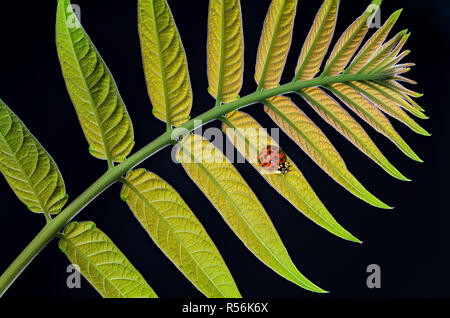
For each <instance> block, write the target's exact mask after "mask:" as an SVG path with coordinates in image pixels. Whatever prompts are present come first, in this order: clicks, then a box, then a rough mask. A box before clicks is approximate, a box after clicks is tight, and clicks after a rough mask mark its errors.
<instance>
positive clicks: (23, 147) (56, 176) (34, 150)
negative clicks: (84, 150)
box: [0, 100, 68, 214]
mask: <svg viewBox="0 0 450 318" xmlns="http://www.w3.org/2000/svg"><path fill="white" fill-rule="evenodd" d="M0 171H1V173H2V174H3V176H4V177H5V178H6V181H8V183H9V185H10V187H11V188H12V189H13V191H14V192H15V193H16V195H17V197H18V198H19V199H20V201H22V202H23V203H24V204H26V205H27V207H28V209H29V210H30V211H32V212H36V213H45V214H57V213H59V212H60V211H61V208H62V207H63V206H64V204H65V203H66V202H67V198H68V197H67V194H66V189H65V186H64V181H63V179H62V177H61V173H60V172H59V170H58V167H57V166H56V164H55V162H54V161H53V159H52V158H51V157H50V155H49V154H48V153H47V151H45V149H44V148H43V147H42V146H41V145H40V144H39V142H38V141H37V140H36V139H35V138H34V137H33V135H31V133H30V132H29V131H28V129H27V128H26V127H25V125H24V124H23V123H22V122H21V121H20V119H19V118H18V117H17V116H16V115H15V114H14V113H13V112H12V111H11V110H10V109H9V108H8V106H6V104H5V103H4V102H3V101H2V100H0Z"/></svg>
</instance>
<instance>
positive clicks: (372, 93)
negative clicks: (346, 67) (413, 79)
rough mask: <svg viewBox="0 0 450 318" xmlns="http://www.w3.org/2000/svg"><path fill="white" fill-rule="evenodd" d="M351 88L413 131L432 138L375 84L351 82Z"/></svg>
mask: <svg viewBox="0 0 450 318" xmlns="http://www.w3.org/2000/svg"><path fill="white" fill-rule="evenodd" d="M349 85H350V86H352V87H353V88H355V89H357V90H358V91H360V92H361V94H363V95H364V96H366V97H367V98H368V99H370V100H371V101H372V102H373V103H374V104H375V105H377V106H378V108H380V109H381V110H382V111H383V112H385V113H386V114H388V115H389V116H391V117H393V118H395V119H397V120H399V121H401V122H402V123H404V124H405V125H406V126H408V127H409V128H410V129H411V130H413V131H415V132H416V133H418V134H420V135H423V136H430V134H429V133H428V132H427V131H426V130H425V129H423V128H422V127H421V126H420V125H419V124H418V123H416V122H415V121H414V120H413V119H412V118H411V117H409V116H408V115H407V114H406V113H405V112H404V111H403V109H402V108H401V107H400V106H399V105H397V104H396V103H395V102H393V101H392V100H390V99H389V98H387V97H386V96H384V95H383V94H382V93H380V92H379V91H378V90H377V89H375V88H374V86H373V84H371V83H369V82H363V83H359V82H351V83H349Z"/></svg>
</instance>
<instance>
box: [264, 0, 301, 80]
mask: <svg viewBox="0 0 450 318" xmlns="http://www.w3.org/2000/svg"><path fill="white" fill-rule="evenodd" d="M296 8H297V0H273V1H272V3H271V4H270V8H269V11H268V13H267V16H266V20H265V22H264V28H263V32H262V34H261V40H260V41H259V47H258V56H257V61H256V71H255V80H256V82H257V83H258V84H259V87H261V88H264V89H270V88H273V87H276V86H277V85H278V83H279V82H280V78H281V74H282V73H283V69H284V65H285V63H286V57H287V55H288V53H289V48H290V46H291V40H292V28H293V26H294V18H295V12H296Z"/></svg>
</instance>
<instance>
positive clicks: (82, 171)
mask: <svg viewBox="0 0 450 318" xmlns="http://www.w3.org/2000/svg"><path fill="white" fill-rule="evenodd" d="M241 2H242V14H243V19H244V35H245V44H246V46H245V65H246V71H245V78H244V85H243V88H242V91H241V96H244V95H247V94H249V93H251V92H253V91H254V90H255V87H256V85H255V82H254V80H253V74H254V65H255V59H256V50H257V46H258V43H259V37H260V32H261V29H262V24H263V21H264V17H265V14H266V11H267V8H268V6H269V3H270V1H269V0H243V1H241ZM299 2H300V3H299V7H298V13H297V18H296V23H295V32H294V38H293V45H292V48H291V51H290V54H289V58H288V63H287V65H286V71H285V75H284V77H283V81H282V82H286V81H289V80H290V79H291V78H292V76H293V73H294V69H295V65H296V61H297V58H298V55H299V53H300V49H301V46H302V44H303V41H304V39H305V37H306V34H307V32H308V30H309V28H310V25H311V23H312V20H313V18H314V16H315V13H316V11H317V9H318V8H319V6H320V4H321V1H319V0H311V1H305V0H304V1H299ZM368 2H369V1H349V0H344V1H342V4H341V7H340V14H339V18H338V24H337V31H336V32H337V33H336V34H337V35H340V34H341V33H342V32H343V31H344V30H345V28H346V27H347V26H348V25H349V24H350V23H351V22H353V20H354V19H356V18H357V17H358V16H359V15H360V14H361V12H362V11H363V10H364V8H365V6H366V4H367V3H368ZM74 3H76V4H79V5H80V6H81V20H82V24H83V25H84V27H85V29H86V30H87V32H88V34H89V35H90V37H91V39H92V40H93V42H94V44H95V45H96V47H97V48H98V50H99V51H100V53H101V54H102V56H103V58H104V60H105V62H106V63H107V65H108V66H109V68H110V69H111V71H112V73H113V75H114V77H115V80H116V82H117V84H118V87H119V90H120V92H121V94H122V97H123V99H124V101H125V103H126V105H127V108H128V111H129V113H130V116H131V118H132V121H133V124H134V129H135V141H136V146H135V148H134V150H137V149H139V148H141V147H142V146H144V145H145V144H147V143H148V142H149V141H151V140H152V139H154V138H155V137H157V136H158V135H159V134H161V133H162V132H163V130H164V129H165V124H164V123H162V122H160V121H158V120H157V119H155V118H154V117H153V116H152V113H151V104H150V101H149V98H148V95H147V91H146V86H145V81H144V74H143V70H142V63H141V55H140V46H139V38H138V33H137V1H125V0H122V1H106V0H98V1H93V0H90V1H87V0H86V1H82V0H78V1H74ZM169 4H170V6H171V9H172V12H173V15H174V17H175V20H176V23H177V26H178V28H179V30H180V33H181V37H182V40H183V44H184V46H185V49H186V52H187V56H188V64H189V69H190V74H191V81H192V87H193V92H194V107H193V110H192V116H196V115H198V114H200V113H202V112H204V111H206V110H207V109H209V108H210V107H212V105H213V103H214V101H213V99H212V98H211V97H210V96H209V95H208V93H207V90H206V88H207V77H206V23H207V12H208V1H206V0H196V1H180V0H178V1H175V0H172V1H169ZM399 8H404V9H405V10H404V11H403V13H402V15H401V17H400V19H399V21H398V22H397V25H396V26H395V28H394V30H393V32H392V34H395V33H396V32H397V31H399V30H401V29H403V28H408V29H409V30H410V31H411V32H412V36H411V37H410V40H409V41H408V43H407V48H408V49H412V53H411V54H410V56H409V58H408V60H409V61H413V62H415V63H416V64H417V66H416V67H415V68H414V69H413V71H412V72H410V73H409V74H408V75H409V77H411V78H413V79H415V80H417V81H419V85H418V86H417V87H416V88H417V90H419V91H422V92H424V94H425V95H424V97H422V98H421V99H420V100H419V102H420V104H421V105H422V106H423V107H424V108H425V109H426V110H427V114H428V115H430V117H431V118H430V119H429V120H427V121H421V124H422V125H423V126H424V127H425V128H426V129H427V130H428V131H430V132H431V133H432V137H423V136H419V135H415V134H414V133H413V132H411V131H410V130H408V129H407V128H406V127H405V126H403V125H401V124H399V123H398V122H394V121H392V122H393V124H394V125H395V127H396V129H397V131H398V132H400V133H401V135H402V136H404V138H405V140H406V141H407V142H408V143H409V144H410V145H411V146H412V148H413V149H414V150H415V151H416V152H417V153H418V154H419V156H420V157H421V158H422V159H423V160H424V163H423V164H419V163H416V162H413V161H412V160H410V159H408V158H407V157H406V156H404V155H403V154H402V153H401V152H400V151H399V150H398V149H397V148H396V147H395V146H394V145H393V144H392V143H390V142H389V141H388V140H387V139H386V138H384V137H383V136H381V135H379V134H377V133H375V132H374V131H373V130H372V129H370V128H369V127H368V126H367V125H365V124H363V126H364V127H366V128H367V131H368V132H369V134H370V135H371V136H372V138H373V139H374V141H375V142H376V143H377V145H379V147H380V148H381V149H382V150H383V153H384V154H385V155H386V157H387V158H389V159H390V161H391V162H392V163H393V164H394V165H395V166H396V167H397V168H399V170H400V171H401V172H403V173H404V174H405V175H406V176H407V177H409V178H411V179H412V180H413V182H402V181H398V180H396V179H394V178H392V177H390V176H389V175H388V174H386V173H384V172H383V170H382V169H380V168H379V167H378V166H377V165H376V164H374V163H373V162H372V161H370V160H368V159H367V158H366V157H365V156H364V155H363V154H362V153H360V152H359V151H358V150H357V149H356V148H355V147H353V146H352V145H351V144H350V143H349V142H347V141H346V140H345V139H344V138H343V137H342V136H341V135H339V134H338V133H336V132H335V131H334V130H333V129H332V128H330V127H329V126H327V125H326V123H324V121H323V120H321V119H320V118H318V116H317V115H316V114H315V113H313V112H312V111H311V109H308V107H307V105H306V104H305V103H304V102H302V101H301V100H300V99H298V98H296V97H294V99H295V100H296V101H297V103H298V105H299V106H300V107H301V108H302V109H304V110H305V112H306V113H307V114H308V115H309V116H310V117H311V118H312V119H314V120H315V122H316V123H317V124H318V126H319V127H320V128H321V129H322V130H323V131H324V132H325V133H326V134H327V135H328V136H329V138H330V140H331V141H332V142H333V143H334V144H335V146H336V148H337V149H338V150H339V152H340V153H341V155H342V156H343V158H344V160H345V161H346V162H347V165H348V167H349V169H350V171H351V172H352V173H353V174H354V175H355V176H356V177H357V178H358V179H359V180H360V181H361V182H362V183H363V184H364V185H366V187H367V188H368V190H370V191H371V192H373V193H374V194H375V195H376V196H378V197H379V198H380V199H381V200H383V201H384V202H386V203H387V204H389V205H393V206H394V207H395V209H394V210H393V211H385V210H380V209H376V208H373V207H371V206H369V205H367V204H366V203H364V202H362V201H360V200H358V199H356V198H355V197H353V196H352V195H351V194H350V193H348V192H347V191H346V190H345V189H343V188H342V187H340V186H338V185H337V184H336V183H335V182H334V181H333V180H332V179H330V178H329V177H328V176H327V175H326V174H325V173H324V172H323V171H322V170H321V169H320V168H318V167H317V166H316V165H315V164H314V163H313V162H312V161H311V160H310V159H309V157H307V156H306V155H305V154H304V153H303V152H302V151H301V150H300V149H299V148H298V147H297V146H296V145H295V144H294V143H293V142H292V141H291V140H289V139H288V138H287V137H286V136H285V135H282V136H281V145H282V147H283V148H284V150H285V151H286V152H287V153H288V154H289V155H290V156H291V157H292V158H293V160H294V161H295V162H296V164H297V165H298V166H299V167H300V168H301V170H302V171H303V173H304V174H305V176H306V178H307V179H308V180H309V182H310V184H311V185H312V186H313V188H314V189H315V190H316V192H317V194H318V195H319V197H320V198H321V199H322V201H323V202H324V203H325V205H326V206H327V207H328V209H329V210H330V211H331V213H332V214H333V215H334V217H335V218H336V219H337V220H338V222H339V223H340V224H342V225H343V226H344V227H345V228H346V229H348V230H349V231H350V232H351V233H352V234H354V235H355V236H357V237H358V238H359V239H361V240H362V241H363V242H364V243H363V244H362V245H358V244H355V243H350V242H347V241H344V240H342V239H339V238H337V237H335V236H333V235H331V234H329V233H328V232H327V231H325V230H323V229H321V228H320V227H318V226H317V225H315V224H314V223H312V222H311V221H309V220H308V219H306V218H305V217H304V216H303V215H302V214H301V213H299V212H298V211H296V210H295V209H294V208H293V207H292V206H291V205H290V204H289V203H288V202H287V201H286V200H284V199H283V198H281V197H280V196H279V195H278V194H277V193H276V192H275V190H273V189H272V188H271V187H269V186H268V185H267V184H266V183H265V181H264V180H263V179H262V178H261V177H260V176H259V175H258V174H257V172H256V171H255V170H253V168H252V167H251V166H249V165H248V164H239V165H238V166H237V168H238V169H239V171H240V172H241V173H242V174H243V175H244V176H245V178H246V180H247V182H248V183H249V184H250V185H251V187H252V188H253V189H254V191H255V192H256V194H257V195H258V197H259V198H260V200H261V202H262V204H263V205H264V207H265V208H266V209H267V212H268V213H269V215H270V217H271V219H272V220H273V222H274V225H275V227H276V228H277V230H278V232H279V234H280V236H281V238H282V240H283V241H284V243H285V245H286V247H287V249H288V251H289V252H290V254H291V257H292V259H293V261H294V263H295V264H297V265H298V267H299V269H300V271H301V272H302V273H303V274H305V275H306V276H307V277H308V278H310V279H311V280H312V281H313V282H315V283H316V284H318V285H319V286H321V287H322V288H324V289H327V290H330V291H331V293H330V294H328V295H314V294H312V293H310V292H307V291H305V290H303V289H301V288H299V287H297V286H295V285H294V284H292V283H290V282H288V281H286V280H285V279H283V278H281V277H279V276H278V275H277V274H275V273H274V272H272V271H271V270H270V269H269V268H267V267H266V266H265V265H263V264H262V263H261V262H260V261H259V260H257V259H256V258H255V257H254V256H253V255H252V254H251V253H250V252H249V251H248V250H247V249H246V248H245V247H244V245H243V244H242V243H241V242H240V241H239V240H238V239H237V238H236V236H235V235H234V234H233V233H232V231H231V230H230V229H229V228H228V226H227V225H226V224H225V223H224V221H223V220H222V218H221V217H220V216H219V214H218V213H217V212H216V211H215V210H214V208H213V207H212V205H211V204H210V203H209V202H208V201H207V199H206V198H205V197H204V196H203V195H202V193H201V192H200V190H198V189H197V188H196V187H195V185H194V184H193V183H192V182H191V181H190V179H188V178H187V177H186V175H185V173H184V171H183V169H182V167H181V166H180V165H175V164H174V163H172V162H171V161H170V160H169V159H170V149H169V148H167V149H165V150H163V151H161V152H159V153H157V154H156V155H155V156H154V157H152V158H151V159H149V160H147V161H146V162H145V163H143V164H142V165H141V166H142V167H145V168H147V169H148V170H151V171H153V172H156V173H157V174H159V175H160V176H162V177H164V178H165V180H167V181H168V182H169V183H170V184H172V185H173V186H174V188H175V189H176V190H177V191H179V192H180V194H181V195H182V197H183V198H184V199H185V200H186V202H187V203H188V205H189V206H190V207H191V208H192V210H193V211H194V212H195V214H196V215H197V217H198V218H199V219H200V221H201V222H202V223H203V224H204V226H205V228H206V229H207V231H208V233H209V234H210V236H211V237H212V239H213V240H214V242H215V244H216V245H217V247H218V249H219V250H220V252H221V254H222V255H223V258H224V260H225V262H226V263H227V265H228V266H229V268H230V271H231V272H232V274H233V276H234V278H235V281H236V283H237V285H238V287H239V289H240V291H241V293H242V295H243V296H246V297H304V296H309V297H320V298H330V297H448V296H450V287H449V284H450V273H449V267H450V253H449V243H450V234H449V224H450V222H449V221H450V214H449V209H448V208H447V199H448V186H447V183H446V181H447V177H448V167H447V165H448V162H447V161H448V160H447V154H448V153H447V148H448V133H447V127H446V125H445V122H446V121H447V122H448V119H447V118H448V116H449V103H448V100H449V98H448V90H449V80H448V74H449V72H448V71H449V68H448V66H449V64H448V53H449V45H448V37H449V35H450V30H449V26H448V23H447V19H449V18H450V5H449V4H448V1H411V0H409V1H407V0H402V1H394V0H386V1H384V3H383V6H382V9H381V13H382V19H383V21H384V20H385V19H386V18H387V17H388V15H390V14H391V13H392V12H393V11H394V10H396V9H399ZM55 12H56V1H30V2H27V3H24V2H23V1H9V2H6V1H2V2H1V4H0V30H1V31H0V32H1V51H0V52H1V60H0V72H1V76H0V96H1V98H2V99H3V100H4V101H5V102H6V103H7V104H8V105H9V106H10V107H11V109H12V110H13V111H14V112H15V113H16V114H17V115H18V116H19V117H20V118H21V119H22V120H23V121H24V122H25V124H26V125H27V127H28V128H29V129H30V131H31V132H32V133H33V134H34V135H35V136H36V137H37V138H38V140H39V141H40V142H41V143H42V144H43V145H44V147H45V148H46V149H47V150H48V152H49V153H50V154H51V155H52V156H53V158H54V159H55V161H56V162H57V164H58V166H59V168H60V170H61V172H62V175H63V176H64V179H65V182H66V186H67V191H68V193H69V195H70V199H74V198H76V197H77V196H78V195H79V194H81V193H82V192H83V191H84V190H85V189H86V188H87V187H88V186H89V185H90V184H91V183H92V182H93V181H95V180H96V179H97V178H98V177H99V176H101V174H102V173H103V172H104V170H105V169H106V162H103V161H99V160H97V159H95V158H93V157H91V156H90V155H89V153H88V145H87V143H86V141H85V139H84V136H83V134H82V131H81V129H80V126H79V123H78V120H77V118H76V114H75V111H74V108H73V106H72V104H71V101H70V99H69V95H68V94H67V92H66V88H65V84H64V80H63V77H62V74H61V70H60V66H59V62H58V59H57V54H56V47H55V41H54V38H55V36H54V24H55ZM335 40H336V36H335ZM333 43H334V42H333ZM248 111H249V112H250V113H251V114H252V115H253V116H254V117H255V118H256V119H257V120H258V121H259V122H260V123H261V124H262V125H263V126H265V127H275V125H274V123H273V122H271V120H270V119H269V118H268V117H266V116H265V114H264V112H263V109H262V106H260V105H256V106H252V107H250V108H248ZM447 125H448V124H447ZM119 190H120V185H118V184H116V185H114V186H112V187H111V188H109V189H108V190H107V191H106V192H105V193H104V194H103V195H102V196H101V197H99V198H97V199H96V200H95V201H94V202H92V203H91V204H90V205H89V206H87V207H86V208H85V209H84V210H83V211H82V212H81V213H80V214H79V215H78V216H77V217H76V220H79V221H80V220H81V221H82V220H93V221H94V222H95V223H96V224H97V226H98V227H99V228H101V229H102V230H103V231H104V232H106V233H107V234H108V235H109V236H110V238H111V239H112V240H113V241H114V242H115V243H116V245H117V246H118V247H119V248H120V249H121V250H122V251H123V252H124V253H125V254H126V256H127V257H128V258H129V260H130V261H131V262H132V263H133V264H134V265H135V267H136V268H138V269H139V271H140V272H141V273H142V275H143V276H144V277H145V278H146V280H147V281H148V282H149V283H150V285H151V286H152V287H153V288H154V290H155V291H156V292H157V293H158V295H159V296H160V297H188V296H189V297H201V294H200V293H199V292H198V291H197V290H196V289H195V287H193V286H192V285H191V284H190V283H189V282H188V281H187V280H186V279H185V278H184V277H183V275H182V274H181V273H180V272H179V271H178V270H177V269H176V268H175V266H174V265H173V264H172V263H171V262H170V260H169V259H167V258H166V257H165V256H164V254H163V253H162V252H161V251H160V250H159V249H158V248H157V247H156V245H155V244H154V243H153V242H152V241H151V240H150V239H149V237H148V235H147V234H146V232H145V231H144V230H143V229H142V228H141V227H140V225H139V224H138V222H137V221H136V220H135V219H134V217H133V215H132V213H130V211H129V210H128V208H127V207H126V205H125V204H123V203H122V202H121V201H120V197H119ZM0 197H1V212H0V213H1V218H0V220H1V221H0V222H1V223H0V224H1V225H0V255H1V256H0V272H1V271H3V270H4V269H6V267H7V266H8V265H9V264H10V263H11V262H12V261H13V259H14V258H15V257H16V256H17V255H18V254H19V252H20V251H21V250H22V249H23V248H24V247H25V246H26V244H27V243H28V242H29V241H30V240H31V239H32V238H33V237H34V235H36V233H37V232H38V231H39V230H40V228H41V227H42V226H43V225H44V217H43V216H42V215H37V214H32V213H30V212H29V211H28V210H27V209H26V207H25V206H24V205H23V204H22V203H20V201H19V200H17V198H16V197H15V195H14V194H13V192H12V191H11V190H10V189H9V187H8V185H7V183H6V182H4V180H2V182H0ZM68 264H69V262H68V260H67V258H66V257H65V256H64V255H63V254H62V253H61V252H60V251H59V249H58V248H57V242H56V240H54V241H52V242H51V243H50V244H49V245H48V246H47V247H46V248H45V249H44V250H43V251H42V252H41V253H40V254H39V255H38V256H37V257H36V258H35V259H34V261H33V262H32V263H31V264H30V265H29V266H28V268H27V269H26V270H25V271H24V272H23V273H22V275H21V276H20V277H19V278H18V279H17V280H16V282H15V283H14V284H13V285H12V286H11V288H10V289H9V290H8V292H7V293H6V294H5V297H7V298H19V297H98V294H97V292H96V291H95V290H94V289H93V288H92V287H91V286H90V285H89V283H88V282H87V281H85V280H83V282H82V288H81V289H68V288H67V287H66V278H67V275H68V274H67V273H66V267H67V265H68ZM369 264H379V265H380V266H381V271H382V272H381V273H382V286H381V289H372V290H371V289H368V288H367V286H366V278H367V275H368V274H367V273H366V268H367V266H368V265H369Z"/></svg>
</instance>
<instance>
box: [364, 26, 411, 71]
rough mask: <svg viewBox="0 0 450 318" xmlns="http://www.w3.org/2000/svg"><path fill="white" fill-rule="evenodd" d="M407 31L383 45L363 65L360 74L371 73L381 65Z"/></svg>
mask: <svg viewBox="0 0 450 318" xmlns="http://www.w3.org/2000/svg"><path fill="white" fill-rule="evenodd" d="M406 33H407V30H403V31H400V32H399V33H397V34H396V35H395V36H394V37H393V38H392V39H391V40H389V41H388V42H386V43H385V44H383V45H382V46H381V47H380V48H379V49H378V50H377V51H376V52H375V53H374V55H373V56H372V57H371V58H370V60H369V61H368V62H367V64H366V65H364V66H363V67H362V68H361V70H360V71H359V72H360V73H371V72H372V71H373V70H374V69H375V68H377V66H379V65H380V64H382V63H383V61H384V60H385V59H386V58H387V57H388V56H389V54H390V53H391V52H392V50H393V49H394V48H395V46H396V45H397V44H398V43H399V42H400V41H401V40H402V38H403V37H404V36H405V35H406Z"/></svg>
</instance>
